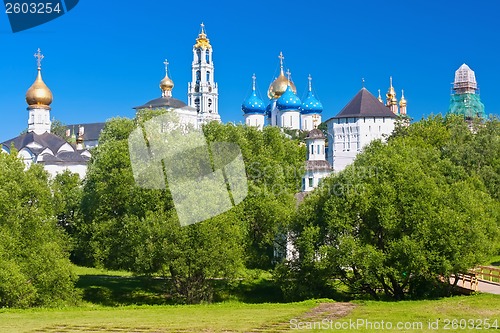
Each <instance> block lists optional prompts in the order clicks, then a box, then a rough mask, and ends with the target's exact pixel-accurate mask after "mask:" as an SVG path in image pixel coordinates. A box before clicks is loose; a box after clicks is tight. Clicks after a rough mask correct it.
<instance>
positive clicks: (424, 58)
mask: <svg viewBox="0 0 500 333" xmlns="http://www.w3.org/2000/svg"><path fill="white" fill-rule="evenodd" d="M499 12H500V2H498V1H494V0H491V1H480V5H476V4H474V3H473V2H471V1H462V0H456V1H453V2H451V1H427V0H422V1H382V0H381V1H363V0H359V1H333V0H310V1H295V0H290V1H261V0H256V1H241V2H240V1H196V0H191V1H159V0H149V1H147V0H146V1H120V2H115V1H97V0H81V1H80V3H79V4H78V5H77V6H76V7H75V8H74V9H73V10H72V11H70V12H68V13H67V14H66V15H64V16H62V17H60V18H59V19H56V20H54V21H51V22H49V23H47V24H44V25H42V26H39V27H36V28H34V29H31V30H27V31H23V32H19V33H15V34H14V33H12V32H11V30H10V26H9V23H8V19H7V15H6V14H5V13H4V10H3V9H2V12H0V40H1V42H0V54H1V55H0V101H1V102H2V106H1V108H0V110H1V111H0V112H1V115H2V122H1V123H0V141H3V140H6V139H9V138H11V137H14V136H16V135H18V134H19V133H20V132H21V131H22V130H23V129H25V128H26V126H27V117H28V113H27V111H26V103H25V100H24V95H25V93H26V90H27V89H28V88H29V86H30V85H31V84H32V82H33V81H34V79H35V76H36V62H35V59H34V58H33V54H34V53H35V52H36V49H37V48H41V49H42V52H43V53H44V55H45V59H44V61H43V77H44V81H45V83H46V84H47V85H48V86H49V87H50V89H51V90H52V93H53V94H54V102H53V104H52V114H51V115H52V117H55V118H57V119H59V120H61V121H63V122H64V123H66V124H69V123H85V122H100V121H105V120H106V119H109V118H111V117H114V116H127V117H133V115H134V112H133V110H132V107H134V106H137V105H142V104H143V103H145V102H146V101H148V100H151V99H153V98H157V97H159V96H160V90H159V88H158V83H159V81H160V80H161V79H162V78H163V75H164V68H163V61H164V59H165V58H167V59H168V60H169V62H170V66H169V71H170V77H171V78H172V79H173V80H174V82H175V88H174V90H173V95H174V97H176V98H178V99H181V100H183V101H186V100H187V83H188V81H189V80H190V78H191V61H192V46H193V44H194V42H195V38H196V37H197V35H198V33H199V29H200V23H201V22H202V21H203V22H204V23H205V26H206V32H207V34H208V37H209V38H210V41H211V43H212V46H213V48H214V64H215V80H216V81H217V83H218V84H219V94H220V96H219V110H220V114H221V116H222V119H223V121H224V122H227V121H234V122H240V121H242V120H243V117H242V113H241V102H242V101H243V99H244V98H245V97H246V96H248V94H249V93H250V90H251V76H252V73H256V75H257V87H258V90H259V91H260V94H261V96H262V97H266V92H267V88H268V86H269V84H270V82H271V81H272V80H273V78H274V77H275V76H276V75H277V74H278V71H279V62H278V58H277V56H278V54H279V52H280V51H283V53H284V55H285V66H286V67H287V68H290V70H291V72H292V78H293V80H294V82H295V84H296V86H297V89H298V95H299V97H303V96H304V94H305V92H306V88H307V76H308V74H311V75H312V76H313V85H314V90H315V92H316V95H317V97H319V99H320V100H321V101H322V103H323V106H324V108H325V110H324V113H323V117H324V118H323V119H327V118H329V117H332V116H334V115H335V114H337V113H338V112H339V111H340V110H341V109H342V107H343V106H344V105H345V104H346V103H347V102H348V101H349V100H350V99H351V98H352V97H353V96H354V95H355V94H356V93H357V91H358V90H359V89H360V88H361V79H362V78H365V80H366V83H365V86H366V88H367V89H368V90H370V91H371V92H372V93H373V94H374V95H376V94H377V90H378V89H382V93H385V92H386V91H387V88H388V85H389V76H391V75H392V76H393V78H394V86H395V88H396V90H397V92H398V98H399V97H400V95H401V92H400V90H401V89H404V90H405V97H406V99H407V100H408V112H409V114H410V116H412V117H413V118H414V119H416V120H418V119H421V118H422V117H423V116H427V115H429V114H431V113H445V112H446V111H447V109H448V104H449V95H450V87H451V85H450V83H451V82H452V81H453V77H454V72H455V70H456V69H457V68H458V67H459V66H460V65H461V64H462V63H464V62H465V63H467V64H468V65H469V66H470V67H471V68H472V69H473V70H474V71H475V72H476V77H477V80H478V83H479V86H480V89H481V91H480V92H481V98H482V101H483V103H484V104H485V108H486V113H487V114H496V115H498V114H500V99H499V98H498V96H499V94H497V90H498V82H497V81H498V77H499V76H500V61H498V59H499V48H500V20H498V13H499Z"/></svg>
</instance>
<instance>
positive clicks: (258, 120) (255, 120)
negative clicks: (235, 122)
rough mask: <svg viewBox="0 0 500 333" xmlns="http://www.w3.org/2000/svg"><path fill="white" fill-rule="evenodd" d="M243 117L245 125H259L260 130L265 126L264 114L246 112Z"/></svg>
mask: <svg viewBox="0 0 500 333" xmlns="http://www.w3.org/2000/svg"><path fill="white" fill-rule="evenodd" d="M243 117H244V118H245V125H247V126H252V127H257V128H258V129H259V130H262V128H263V127H264V122H265V117H264V114H258V113H254V114H245V115H244V116H243Z"/></svg>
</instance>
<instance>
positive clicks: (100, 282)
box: [76, 275, 172, 306]
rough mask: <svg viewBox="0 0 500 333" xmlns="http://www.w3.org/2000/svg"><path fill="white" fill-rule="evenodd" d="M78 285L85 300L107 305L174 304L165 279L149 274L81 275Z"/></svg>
mask: <svg viewBox="0 0 500 333" xmlns="http://www.w3.org/2000/svg"><path fill="white" fill-rule="evenodd" d="M76 287H77V288H79V289H81V290H82V292H83V299H84V300H85V301H87V302H91V303H94V304H100V305H105V306H119V305H132V304H136V305H145V304H149V305H159V304H172V303H171V302H170V301H169V298H167V297H166V295H165V281H164V280H162V279H155V278H152V277H147V276H130V277H124V276H112V275H80V278H79V280H78V282H77V283H76Z"/></svg>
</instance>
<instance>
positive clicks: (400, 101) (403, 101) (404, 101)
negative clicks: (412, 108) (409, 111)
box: [399, 89, 407, 107]
mask: <svg viewBox="0 0 500 333" xmlns="http://www.w3.org/2000/svg"><path fill="white" fill-rule="evenodd" d="M406 104H407V102H406V98H405V91H404V90H403V89H402V90H401V99H400V100H399V106H400V107H405V106H406Z"/></svg>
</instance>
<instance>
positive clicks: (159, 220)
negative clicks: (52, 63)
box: [75, 110, 305, 303]
mask: <svg viewBox="0 0 500 333" xmlns="http://www.w3.org/2000/svg"><path fill="white" fill-rule="evenodd" d="M161 115H162V112H159V111H151V110H143V111H140V112H139V113H138V117H137V119H135V121H132V120H126V119H114V120H111V121H110V122H108V123H107V124H106V126H105V128H104V131H103V133H102V135H101V140H100V145H99V146H98V147H97V148H96V149H95V150H94V151H93V155H92V160H91V163H90V165H89V170H88V173H87V177H86V179H85V181H84V194H83V199H82V213H83V219H82V221H81V222H79V223H78V225H77V227H76V229H77V244H78V245H77V250H76V251H75V258H76V259H77V260H78V262H81V263H86V264H93V265H102V266H105V267H108V268H122V269H128V270H132V271H134V272H137V273H146V274H160V275H162V276H164V277H166V279H167V281H169V289H168V290H167V294H169V295H170V296H171V297H174V298H175V299H177V300H179V301H181V302H187V303H194V302H200V301H203V300H210V298H211V295H212V288H211V286H212V283H211V281H212V279H213V278H232V277H234V276H235V273H236V272H237V271H238V270H239V269H240V268H241V267H242V264H243V262H245V263H246V264H247V265H248V266H250V267H264V268H269V267H272V265H273V263H274V261H275V258H274V248H275V246H276V241H277V240H278V239H279V237H278V236H279V235H280V234H281V233H283V232H284V230H285V226H286V224H288V222H289V221H290V218H291V212H292V211H293V210H294V209H295V200H294V196H293V195H294V193H295V192H296V191H297V189H300V183H301V176H302V171H303V163H304V159H305V152H304V148H303V147H302V146H301V145H300V144H299V142H298V141H296V140H290V139H288V138H287V137H286V136H285V135H283V133H281V132H280V131H279V129H276V128H267V129H265V130H264V131H258V130H256V129H254V128H247V127H244V126H234V125H230V124H229V125H221V124H216V123H211V124H209V125H207V126H205V127H204V136H205V137H206V139H207V141H208V143H209V144H210V145H211V147H216V146H214V145H215V143H216V142H229V143H236V144H237V145H238V146H239V147H240V149H241V152H242V155H243V159H244V161H245V163H246V166H247V177H248V179H249V193H248V197H247V198H246V199H245V200H244V201H243V202H242V203H240V204H239V205H238V206H236V207H235V208H233V209H231V210H230V211H228V212H226V213H224V214H221V215H218V216H215V217H213V218H211V219H209V220H207V221H203V222H201V223H197V224H194V225H189V226H186V227H181V226H180V224H179V220H178V218H177V211H176V210H175V207H174V203H173V199H172V194H171V193H170V190H169V187H168V186H169V184H168V182H167V184H166V185H167V187H166V189H146V188H141V187H139V186H137V184H136V181H135V179H134V175H133V172H132V167H131V163H130V155H129V146H128V145H129V142H128V140H127V139H128V137H129V135H130V133H131V132H132V130H133V129H134V127H135V126H139V127H140V128H143V129H144V128H145V127H144V126H146V122H148V121H150V120H152V119H153V120H154V119H156V121H158V119H159V118H157V117H158V116H161ZM172 121H174V120H172ZM169 123H170V122H169V121H165V122H162V121H160V123H159V124H157V125H159V126H161V127H160V128H164V127H168V126H169V125H168V124H169ZM145 133H147V135H145V137H144V138H145V139H147V140H148V141H149V142H152V141H151V140H156V139H155V136H156V135H160V134H161V131H159V132H154V131H150V132H145ZM178 135H179V136H178V138H177V139H175V140H170V141H169V142H168V146H166V147H165V148H166V149H167V148H168V149H178V147H177V146H179V147H181V148H182V140H185V139H184V135H183V133H182V131H181V132H180V133H179V134H178ZM157 141H158V140H157ZM160 141H161V140H160ZM179 144H180V145H179ZM176 147H177V148H176ZM148 149H151V147H149V148H148ZM155 151H156V150H155ZM193 153H197V152H193ZM222 155H223V156H225V158H229V157H228V156H226V155H225V154H222ZM146 158H147V157H146ZM178 158H181V159H182V158H185V157H183V156H181V155H178ZM180 162H181V161H180V160H176V164H179V165H180V164H182V163H180ZM213 162H214V163H215V165H218V164H220V163H221V161H219V162H217V161H216V160H213ZM163 163H170V161H163ZM182 165H183V167H185V169H183V170H182V172H183V173H187V174H190V173H191V172H194V171H196V170H197V168H198V166H197V165H189V164H182ZM164 166H165V164H164ZM170 166H171V165H170ZM151 170H152V169H150V168H149V169H148V166H147V165H146V166H145V170H143V171H150V173H151ZM163 172H164V171H163ZM160 176H161V177H160V178H162V177H163V174H162V175H160ZM161 181H164V177H163V178H162V179H159V178H158V179H156V178H155V179H154V182H161ZM207 186H210V185H208V184H205V183H202V182H200V184H199V188H200V189H202V190H203V191H202V192H204V193H206V192H207ZM192 190H193V191H194V192H193V193H196V192H197V191H198V189H196V188H193V189H192ZM222 190H223V191H224V192H225V193H226V194H227V190H226V189H222ZM209 191H210V193H211V195H210V196H199V197H198V196H195V198H197V199H196V201H193V202H192V203H191V204H190V206H191V207H192V209H193V211H196V210H197V209H199V208H198V207H197V206H199V204H198V203H199V201H200V200H213V199H214V198H217V195H216V193H217V192H218V191H221V189H220V188H211V189H210V190H209ZM191 197H193V196H191Z"/></svg>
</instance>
